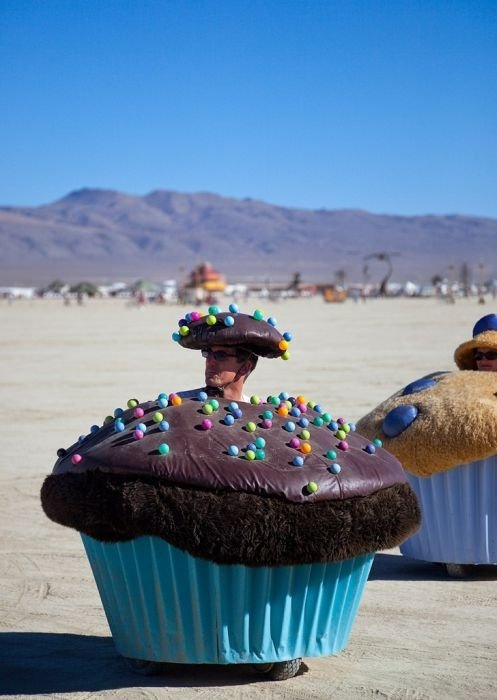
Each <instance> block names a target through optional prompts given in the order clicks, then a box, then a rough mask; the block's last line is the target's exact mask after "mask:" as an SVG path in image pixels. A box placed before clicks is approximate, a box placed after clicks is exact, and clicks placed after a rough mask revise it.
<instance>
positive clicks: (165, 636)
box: [82, 535, 374, 664]
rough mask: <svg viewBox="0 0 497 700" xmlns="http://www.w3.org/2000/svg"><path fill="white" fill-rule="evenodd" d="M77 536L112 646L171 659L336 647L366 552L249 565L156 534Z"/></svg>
mask: <svg viewBox="0 0 497 700" xmlns="http://www.w3.org/2000/svg"><path fill="white" fill-rule="evenodd" d="M82 539H83V544H84V546H85V549H86V553H87V556H88V559H89V562H90V565H91V567H92V570H93V574H94V577H95V581H96V584H97V587H98V590H99V593H100V597H101V599H102V604H103V607H104V610H105V613H106V616H107V620H108V622H109V626H110V629H111V632H112V636H113V639H114V643H115V645H116V648H117V650H118V652H119V653H120V654H121V655H123V656H126V657H130V658H137V659H146V660H150V661H167V662H172V663H214V664H230V663H269V662H274V661H285V660H288V659H293V658H298V657H301V656H326V655H329V654H334V653H337V652H339V651H341V650H342V649H344V648H345V646H346V645H347V642H348V639H349V635H350V632H351V628H352V625H353V622H354V619H355V616H356V614H357V609H358V607H359V603H360V599H361V596H362V593H363V590H364V586H365V584H366V581H367V577H368V574H369V570H370V568H371V564H372V561H373V557H374V554H364V555H361V556H358V557H355V558H353V559H348V560H345V561H342V562H333V563H326V564H302V565H298V566H281V567H271V568H269V567H255V568H252V567H245V566H241V565H218V564H215V563H213V562H210V561H207V560H204V559H200V558H198V557H193V556H191V555H190V554H188V553H187V552H184V551H182V550H179V549H177V548H175V547H173V546H172V545H169V544H168V543H167V542H166V541H164V540H162V539H160V538H157V537H140V538H137V539H134V540H131V541H129V542H118V543H103V542H99V541H97V540H95V539H92V538H91V537H88V536H86V535H82Z"/></svg>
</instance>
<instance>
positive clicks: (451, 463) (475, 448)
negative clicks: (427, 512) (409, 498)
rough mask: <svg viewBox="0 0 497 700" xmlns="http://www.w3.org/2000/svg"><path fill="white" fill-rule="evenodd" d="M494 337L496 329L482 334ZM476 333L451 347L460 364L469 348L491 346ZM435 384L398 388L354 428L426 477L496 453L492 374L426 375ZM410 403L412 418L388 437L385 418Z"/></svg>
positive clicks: (496, 376) (496, 389)
mask: <svg viewBox="0 0 497 700" xmlns="http://www.w3.org/2000/svg"><path fill="white" fill-rule="evenodd" d="M490 333H492V334H493V336H492V338H495V340H497V333H496V332H495V331H488V332H486V333H484V334H481V335H485V336H488V335H489V334H490ZM481 335H480V336H476V337H475V339H474V340H473V341H469V342H468V343H464V344H463V345H461V346H459V348H458V349H457V350H456V356H457V357H458V358H460V361H461V362H464V360H465V358H467V357H468V350H470V352H471V357H472V348H473V347H492V348H493V347H496V348H497V344H496V345H493V346H491V345H489V344H488V343H485V342H482V341H483V338H482V337H481ZM430 379H431V380H433V381H434V382H435V385H434V386H428V387H427V388H425V389H422V390H421V391H416V392H415V393H409V394H406V395H403V393H402V392H403V389H402V390H400V391H398V392H396V393H395V394H393V395H392V396H391V397H390V398H388V399H386V400H385V401H383V403H381V404H379V405H378V406H377V407H376V408H375V409H373V410H372V411H371V412H370V413H368V414H367V415H365V416H363V417H362V418H361V419H360V420H359V421H358V422H357V430H358V432H360V433H361V434H362V435H364V436H366V437H368V438H369V439H373V438H375V437H378V438H380V439H381V440H382V441H383V447H384V448H385V449H387V450H389V451H390V452H391V453H392V454H394V455H395V456H396V457H397V459H398V460H399V461H400V462H401V463H402V465H403V466H404V468H405V469H406V471H408V472H411V473H412V474H415V475H417V476H431V475H432V474H436V473H437V472H444V471H447V470H448V469H451V468H452V467H455V466H458V465H460V464H467V463H469V462H473V461H476V460H480V459H485V458H487V457H490V456H491V455H494V454H497V372H476V371H471V370H469V371H464V372H460V371H457V372H445V373H438V374H433V375H430ZM402 405H405V406H413V407H414V408H415V409H417V411H418V413H417V416H416V418H415V419H414V420H413V421H412V423H411V424H410V425H408V426H407V427H406V428H405V429H404V430H403V431H402V432H400V434H398V435H396V436H395V437H388V436H387V435H385V433H384V431H383V426H384V419H385V417H386V416H387V415H388V414H389V413H390V412H391V411H392V410H393V409H395V408H397V407H398V406H402Z"/></svg>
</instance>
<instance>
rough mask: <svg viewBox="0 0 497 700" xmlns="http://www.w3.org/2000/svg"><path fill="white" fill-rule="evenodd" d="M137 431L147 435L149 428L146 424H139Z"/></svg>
mask: <svg viewBox="0 0 497 700" xmlns="http://www.w3.org/2000/svg"><path fill="white" fill-rule="evenodd" d="M135 430H141V431H142V433H146V432H147V426H146V425H145V423H138V425H137V426H136V427H135Z"/></svg>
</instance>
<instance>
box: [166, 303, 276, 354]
mask: <svg viewBox="0 0 497 700" xmlns="http://www.w3.org/2000/svg"><path fill="white" fill-rule="evenodd" d="M209 318H211V319H215V323H213V324H212V325H210V324H209V323H208V319H209ZM226 319H231V321H232V324H233V325H226ZM183 327H184V328H187V329H188V333H187V335H184V336H182V337H181V338H180V340H179V344H180V345H181V346H182V347H184V348H190V349H192V350H203V349H205V348H209V347H211V345H228V346H230V345H233V346H234V345H236V346H238V347H244V348H246V349H247V350H250V351H251V352H253V353H255V354H256V355H261V356H263V357H281V356H282V355H283V353H284V351H285V348H286V345H288V343H287V344H286V345H285V344H284V347H283V348H282V347H280V343H281V342H282V341H284V336H283V335H282V334H281V333H280V332H279V331H278V330H276V328H275V327H274V326H272V325H271V324H270V323H268V322H267V321H265V320H264V319H260V320H257V319H256V318H254V317H253V316H249V315H248V314H242V313H235V314H230V313H228V312H218V313H216V314H211V315H210V316H209V315H207V316H202V317H201V318H199V319H196V320H193V321H192V320H190V321H188V322H186V321H185V324H184V326H183Z"/></svg>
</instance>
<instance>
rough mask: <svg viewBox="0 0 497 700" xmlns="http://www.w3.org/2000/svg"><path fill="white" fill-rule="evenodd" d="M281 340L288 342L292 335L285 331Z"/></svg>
mask: <svg viewBox="0 0 497 700" xmlns="http://www.w3.org/2000/svg"><path fill="white" fill-rule="evenodd" d="M283 338H284V339H285V340H288V342H290V340H291V339H292V338H293V335H292V334H291V333H290V332H289V331H285V332H284V333H283Z"/></svg>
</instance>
